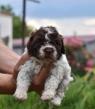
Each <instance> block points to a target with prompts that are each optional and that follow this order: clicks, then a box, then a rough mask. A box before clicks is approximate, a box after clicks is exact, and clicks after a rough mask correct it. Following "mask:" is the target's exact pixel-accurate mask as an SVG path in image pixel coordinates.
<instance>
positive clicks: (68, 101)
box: [0, 75, 95, 109]
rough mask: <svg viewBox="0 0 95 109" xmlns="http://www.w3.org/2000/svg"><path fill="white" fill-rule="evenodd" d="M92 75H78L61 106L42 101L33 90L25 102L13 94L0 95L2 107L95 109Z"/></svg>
mask: <svg viewBox="0 0 95 109" xmlns="http://www.w3.org/2000/svg"><path fill="white" fill-rule="evenodd" d="M90 76H91V75H89V76H86V77H85V78H79V77H76V78H75V81H74V82H72V83H71V85H70V86H69V90H68V91H66V94H65V98H64V99H63V101H62V104H61V106H59V107H56V106H53V105H51V104H50V103H47V102H43V101H41V100H40V97H39V96H38V95H37V94H36V93H34V92H32V93H30V94H29V97H28V99H27V100H26V101H24V102H19V101H16V100H15V99H14V97H13V96H9V95H0V109H95V79H94V77H95V76H93V77H91V78H90Z"/></svg>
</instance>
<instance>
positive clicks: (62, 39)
mask: <svg viewBox="0 0 95 109" xmlns="http://www.w3.org/2000/svg"><path fill="white" fill-rule="evenodd" d="M60 38H61V53H63V54H65V46H64V38H63V36H62V35H60Z"/></svg>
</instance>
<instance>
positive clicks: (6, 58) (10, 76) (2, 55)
mask: <svg viewBox="0 0 95 109" xmlns="http://www.w3.org/2000/svg"><path fill="white" fill-rule="evenodd" d="M29 58H30V57H29V56H27V55H22V56H19V55H17V54H16V53H14V52H13V51H12V50H10V49H9V48H8V47H6V46H5V45H4V44H3V43H1V42H0V93H1V94H13V93H14V91H15V89H16V77H17V73H18V72H17V71H18V68H17V69H16V67H18V66H17V64H18V63H19V64H23V63H24V62H25V61H26V60H28V59H29ZM51 67H52V62H48V63H47V64H46V65H43V66H42V68H41V70H40V72H39V73H38V74H37V75H36V76H35V77H34V78H33V81H32V83H31V86H30V88H29V91H36V92H37V93H38V94H41V92H42V90H43V88H44V82H45V80H46V78H47V77H48V74H49V71H50V69H51Z"/></svg>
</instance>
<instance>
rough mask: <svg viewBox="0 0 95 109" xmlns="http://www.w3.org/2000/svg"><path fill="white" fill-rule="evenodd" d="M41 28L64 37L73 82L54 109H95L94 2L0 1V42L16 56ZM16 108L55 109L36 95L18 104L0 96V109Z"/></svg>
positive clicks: (11, 99) (53, 0) (84, 0)
mask: <svg viewBox="0 0 95 109" xmlns="http://www.w3.org/2000/svg"><path fill="white" fill-rule="evenodd" d="M41 26H55V27H56V28H57V30H58V31H59V33H60V34H62V35H63V38H64V39H63V42H64V45H65V49H66V55H67V58H68V60H69V63H70V65H71V67H72V75H73V76H74V78H75V80H74V81H73V82H72V84H71V85H70V89H69V90H68V91H67V92H66V97H65V99H64V100H63V102H62V105H61V106H60V107H57V108H59V109H63V108H64V109H95V103H94V101H95V85H94V83H95V1H94V0H0V41H2V42H3V43H5V44H6V45H7V46H8V47H9V48H10V49H12V50H13V51H14V52H16V53H17V54H19V55H21V54H22V53H23V52H24V48H25V46H26V44H27V41H28V39H29V34H30V33H31V32H32V31H34V30H36V29H38V28H39V27H41ZM5 99H6V100H5ZM14 103H15V104H14ZM68 103H69V104H68ZM17 108H19V109H22V108H24V109H39V108H40V109H53V108H54V109H55V108H56V107H54V106H52V105H50V104H49V103H44V102H42V101H41V100H40V98H39V97H38V96H37V95H36V94H35V93H33V94H31V93H30V95H29V99H28V100H27V101H26V102H25V103H21V104H20V103H18V102H17V101H15V100H14V98H12V97H11V96H3V95H0V109H17Z"/></svg>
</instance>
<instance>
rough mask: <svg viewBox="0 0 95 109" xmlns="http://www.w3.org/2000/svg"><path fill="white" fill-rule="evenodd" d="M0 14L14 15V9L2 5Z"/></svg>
mask: <svg viewBox="0 0 95 109" xmlns="http://www.w3.org/2000/svg"><path fill="white" fill-rule="evenodd" d="M0 12H2V13H6V14H10V15H13V14H14V13H13V9H12V7H11V6H10V5H1V6H0Z"/></svg>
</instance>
